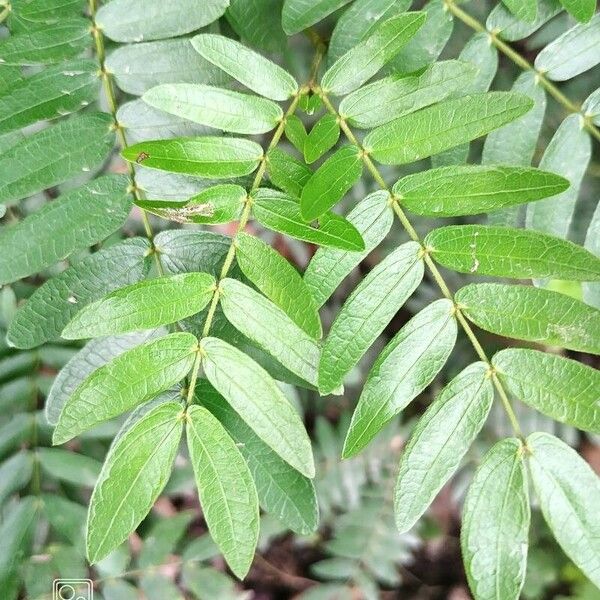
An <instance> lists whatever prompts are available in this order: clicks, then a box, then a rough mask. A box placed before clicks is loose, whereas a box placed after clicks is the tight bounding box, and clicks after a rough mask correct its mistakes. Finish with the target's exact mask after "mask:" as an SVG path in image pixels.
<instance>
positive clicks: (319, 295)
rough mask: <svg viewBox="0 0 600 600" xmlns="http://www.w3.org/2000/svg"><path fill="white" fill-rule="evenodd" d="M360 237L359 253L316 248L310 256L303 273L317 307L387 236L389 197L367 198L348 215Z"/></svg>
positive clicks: (390, 214)
mask: <svg viewBox="0 0 600 600" xmlns="http://www.w3.org/2000/svg"><path fill="white" fill-rule="evenodd" d="M348 221H349V222H350V223H352V224H353V225H354V226H355V227H356V229H357V230H358V232H359V233H360V235H361V236H362V238H363V240H364V243H365V249H364V250H363V251H362V252H349V251H346V250H337V249H335V248H319V249H318V250H317V251H316V252H315V254H314V255H313V257H312V259H311V261H310V262H309V263H308V267H307V268H306V271H305V272H304V282H305V283H306V286H307V287H308V289H309V291H310V294H311V295H312V297H313V298H314V301H315V303H316V305H317V306H318V307H321V306H323V304H325V302H326V301H327V299H328V298H329V297H330V296H331V295H332V294H333V292H334V291H335V290H336V289H337V288H338V286H339V285H340V283H342V281H343V280H344V279H345V277H346V276H347V275H348V274H349V273H350V272H351V271H352V270H353V269H354V268H355V267H357V266H358V265H359V264H360V263H361V262H362V260H363V259H364V258H365V257H366V256H367V255H368V254H369V253H370V252H371V251H372V250H373V249H374V248H376V247H377V246H379V244H380V242H381V241H382V240H383V238H384V237H385V236H386V235H387V233H388V232H389V230H390V228H391V227H392V223H393V221H394V213H393V211H392V208H391V206H390V195H389V194H388V192H386V191H383V190H381V191H378V192H373V193H372V194H369V195H368V196H367V197H366V198H365V199H364V200H362V201H361V202H359V204H358V205H357V206H356V207H355V208H353V209H352V210H351V211H350V213H349V214H348Z"/></svg>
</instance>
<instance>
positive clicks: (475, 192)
mask: <svg viewBox="0 0 600 600" xmlns="http://www.w3.org/2000/svg"><path fill="white" fill-rule="evenodd" d="M568 187H569V182H568V180H567V179H565V178H564V177H561V176H560V175H555V174H554V173H549V172H548V171H541V170H540V169H535V168H533V167H501V166H480V165H464V166H463V165H457V166H449V167H438V168H437V169H430V170H428V171H421V172H420V173H415V174H413V175H408V176H407V177H403V178H402V179H400V180H399V181H397V182H396V184H395V185H394V188H393V192H394V194H395V195H396V196H397V197H398V199H399V201H400V203H401V204H402V206H405V207H406V208H407V209H408V210H410V211H412V212H414V213H416V214H419V215H424V216H441V217H455V216H462V215H475V214H479V213H484V212H489V211H491V210H496V209H498V208H502V207H505V206H511V205H514V204H523V203H525V202H533V201H535V200H541V199H542V198H548V197H549V196H554V195H555V194H559V193H560V192H564V191H565V190H566V189H567V188H568Z"/></svg>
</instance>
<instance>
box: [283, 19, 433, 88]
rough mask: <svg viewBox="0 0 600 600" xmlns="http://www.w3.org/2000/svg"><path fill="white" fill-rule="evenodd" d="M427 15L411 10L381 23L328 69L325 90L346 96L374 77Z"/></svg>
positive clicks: (322, 81)
mask: <svg viewBox="0 0 600 600" xmlns="http://www.w3.org/2000/svg"><path fill="white" fill-rule="evenodd" d="M425 16H426V15H425V13H423V12H408V13H402V14H400V15H397V16H396V17H392V18H391V19H388V20H387V21H384V22H383V23H381V24H380V25H379V26H378V27H377V29H375V31H374V32H373V33H372V34H371V35H370V36H369V37H368V38H367V39H366V40H364V41H363V42H360V43H359V44H357V45H356V46H354V47H353V48H352V49H351V50H349V51H348V52H347V53H346V54H344V55H343V56H342V57H340V58H339V59H338V60H336V61H335V63H333V65H332V66H331V67H329V69H327V71H326V72H325V75H323V79H322V80H321V87H322V88H323V90H324V92H325V93H329V94H333V95H334V96H344V95H346V94H348V93H350V92H352V91H353V90H355V89H356V88H358V87H360V86H361V85H362V84H363V83H365V82H366V81H368V80H369V79H371V77H373V75H375V74H376V73H377V72H378V71H379V70H380V69H381V68H382V67H383V66H384V65H385V64H386V63H388V62H389V61H390V60H391V59H392V58H393V57H394V56H395V55H396V54H397V53H398V52H399V51H400V49H401V48H402V46H404V45H405V44H406V43H407V42H408V40H410V38H412V37H413V36H414V35H415V33H417V31H418V30H419V28H420V27H421V26H422V25H423V23H424V22H425ZM284 28H285V25H284Z"/></svg>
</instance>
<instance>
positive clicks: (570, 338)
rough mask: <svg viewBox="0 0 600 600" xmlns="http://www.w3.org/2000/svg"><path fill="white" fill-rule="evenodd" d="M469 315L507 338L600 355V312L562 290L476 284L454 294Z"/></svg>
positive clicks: (468, 316)
mask: <svg viewBox="0 0 600 600" xmlns="http://www.w3.org/2000/svg"><path fill="white" fill-rule="evenodd" d="M455 299H456V301H457V302H458V303H459V305H460V306H461V307H462V310H463V313H464V314H465V315H466V316H467V318H468V319H469V320H470V321H472V322H473V323H475V324H476V325H477V326H478V327H481V328H482V329H485V330H486V331H491V332H492V333H497V334H498V335H502V336H505V337H512V338H515V339H518V340H528V341H531V342H537V343H539V344H549V345H554V346H562V347H564V348H570V349H572V350H580V351H581V352H591V353H593V354H600V340H599V339H598V335H597V332H598V331H600V311H599V310H597V309H596V308H593V307H591V306H588V305H587V304H584V303H583V302H581V301H580V300H576V299H575V298H570V297H569V296H565V295H564V294H561V293H559V292H553V291H550V290H545V289H542V288H536V287H532V286H525V285H506V284H501V283H477V284H471V285H467V286H465V287H463V288H461V289H460V290H458V292H457V293H456V295H455Z"/></svg>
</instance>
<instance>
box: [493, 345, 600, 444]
mask: <svg viewBox="0 0 600 600" xmlns="http://www.w3.org/2000/svg"><path fill="white" fill-rule="evenodd" d="M492 364H493V366H494V368H495V369H496V370H497V372H498V377H499V378H500V381H502V383H503V384H504V385H505V386H506V389H507V390H508V391H509V392H510V393H511V394H512V395H513V396H514V397H515V398H518V399H519V400H521V401H523V402H524V403H525V404H527V405H528V406H531V408H535V409H536V410H539V411H540V412H541V413H542V414H544V415H547V416H549V417H552V418H553V419H556V420H557V421H560V422H561V423H568V424H569V425H574V426H575V427H578V428H579V429H583V430H585V431H593V432H595V433H600V406H598V389H600V372H599V371H597V370H596V369H592V368H591V367H588V366H586V365H583V364H581V363H580V362H577V361H575V360H571V359H569V358H563V357H562V356H556V355H554V354H546V353H544V352H539V351H538V350H529V349H525V348H507V349H506V350H501V351H500V352H497V353H496V354H495V355H494V357H493V359H492Z"/></svg>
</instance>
